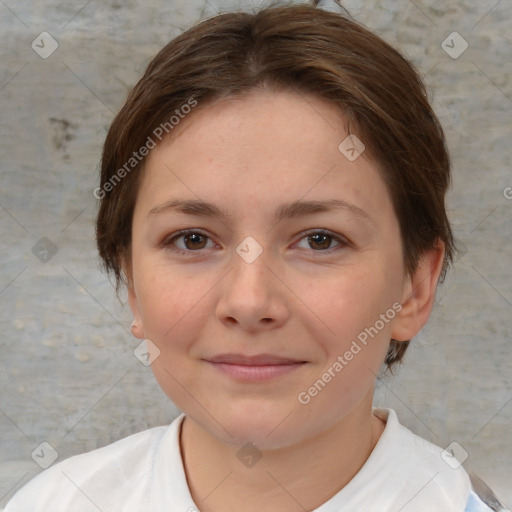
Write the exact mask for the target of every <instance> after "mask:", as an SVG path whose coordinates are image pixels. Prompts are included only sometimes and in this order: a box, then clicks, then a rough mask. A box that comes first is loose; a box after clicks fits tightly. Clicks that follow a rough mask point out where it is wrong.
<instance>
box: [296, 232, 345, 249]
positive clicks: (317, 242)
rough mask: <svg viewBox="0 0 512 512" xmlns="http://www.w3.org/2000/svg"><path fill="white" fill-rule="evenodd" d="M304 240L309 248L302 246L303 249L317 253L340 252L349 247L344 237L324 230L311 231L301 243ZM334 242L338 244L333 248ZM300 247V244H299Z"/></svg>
mask: <svg viewBox="0 0 512 512" xmlns="http://www.w3.org/2000/svg"><path fill="white" fill-rule="evenodd" d="M302 240H305V241H306V243H307V244H308V246H309V247H304V246H302V248H303V249H313V250H314V251H315V252H322V251H333V250H338V249H341V248H343V247H346V246H347V245H349V244H348V241H347V240H345V239H344V238H343V237H340V236H338V235H334V234H333V233H330V232H328V231H325V230H323V229H320V230H315V231H310V232H309V233H307V234H306V235H305V236H303V237H302V238H301V242H302ZM333 242H335V243H336V244H337V245H335V246H334V247H332V243H333ZM298 247H300V243H299V244H298Z"/></svg>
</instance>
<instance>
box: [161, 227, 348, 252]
mask: <svg viewBox="0 0 512 512" xmlns="http://www.w3.org/2000/svg"><path fill="white" fill-rule="evenodd" d="M191 234H197V235H201V236H203V237H205V238H207V239H209V240H211V238H210V237H209V236H208V235H207V234H206V233H203V232H202V231H200V230H197V229H183V230H181V231H178V232H177V233H175V234H174V235H173V236H171V237H170V238H167V239H166V240H165V241H164V242H163V244H162V246H163V247H164V248H166V249H168V250H170V251H172V252H174V253H177V254H186V255H193V254H194V253H198V254H199V253H201V252H202V249H197V250H195V251H194V250H183V249H178V248H176V247H172V245H173V242H175V241H176V240H178V239H179V238H182V237H183V236H186V235H191ZM301 234H302V236H301V238H300V239H299V242H300V241H301V240H303V239H304V238H307V237H309V236H313V235H326V236H328V237H330V238H331V239H332V240H334V241H335V242H337V243H338V245H337V246H336V247H330V248H329V249H320V250H313V249H311V250H312V252H313V253H320V254H326V253H327V254H331V253H332V252H334V251H337V250H340V249H343V248H345V247H347V246H349V245H350V242H349V241H348V240H347V239H346V238H344V237H342V236H339V235H336V234H334V233H332V232H330V231H328V230H325V229H313V230H309V231H306V232H304V233H301ZM320 254H319V255H320Z"/></svg>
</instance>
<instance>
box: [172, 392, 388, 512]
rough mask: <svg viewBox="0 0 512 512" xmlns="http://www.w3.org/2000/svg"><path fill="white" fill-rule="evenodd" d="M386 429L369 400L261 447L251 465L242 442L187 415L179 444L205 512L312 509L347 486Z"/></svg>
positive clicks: (193, 491)
mask: <svg viewBox="0 0 512 512" xmlns="http://www.w3.org/2000/svg"><path fill="white" fill-rule="evenodd" d="M366 402H368V401H366ZM383 430H384V423H383V422H382V420H380V419H378V418H377V417H376V416H374V415H373V414H372V412H371V401H370V402H369V403H363V404H362V406H361V407H358V408H356V410H354V411H351V412H350V414H348V415H347V416H345V417H343V418H342V419H340V420H339V421H338V422H336V423H335V424H333V425H332V426H331V427H329V428H328V429H327V430H325V431H323V432H320V433H319V434H317V435H316V436H315V437H313V438H309V439H306V440H304V441H302V442H300V443H299V444H295V445H292V446H288V447H285V448H278V449H274V450H266V451H264V452H262V453H261V455H262V457H261V459H259V461H258V462H257V463H256V464H254V465H253V466H251V467H246V466H244V465H243V464H242V463H241V461H240V459H239V458H238V456H237V453H238V451H239V450H240V446H233V445H227V444H225V443H222V442H220V441H219V440H218V439H216V438H215V437H213V436H212V435H211V434H210V433H209V432H207V431H206V430H204V429H203V428H202V427H200V426H199V425H198V424H197V423H195V422H194V421H193V420H192V419H191V418H190V417H188V416H186V417H185V418H184V420H183V423H182V429H181V436H180V444H181V451H182V456H183V464H184V468H185V473H186V477H187V481H188V485H189V489H190V492H191V495H192V498H193V500H194V501H195V503H196V504H197V506H198V507H199V509H200V511H201V512H220V511H222V512H231V511H233V512H234V511H235V510H236V511H239V510H244V511H246V512H252V511H261V510H265V511H267V512H274V511H276V512H277V511H279V512H288V511H290V512H292V511H293V512H295V511H296V510H300V509H301V508H302V510H314V509H316V508H318V507H319V506H320V505H321V504H323V503H325V502H326V501H328V500H329V499H330V498H331V497H332V496H334V495H335V494H336V493H337V492H339V491H340V490H341V489H342V488H343V487H345V485H346V484H347V483H348V482H349V481H350V480H351V479H352V478H353V477H354V476H355V475H356V473H357V472H358V471H359V470H360V469H361V467H362V466H363V464H364V463H365V462H366V460H367V459H368V457H369V456H370V453H371V452H372V450H373V448H374V447H375V445H376V444H377V441H378V439H379V438H380V435H381V434H382V431H383Z"/></svg>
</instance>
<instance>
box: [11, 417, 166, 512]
mask: <svg viewBox="0 0 512 512" xmlns="http://www.w3.org/2000/svg"><path fill="white" fill-rule="evenodd" d="M168 428H169V426H163V427H156V428H152V429H149V430H145V431H143V432H139V433H137V434H133V435H131V436H128V437H126V438H124V439H121V440H119V441H116V442H115V443H112V444H109V445H107V446H104V447H102V448H98V449H96V450H93V451H90V452H87V453H83V454H80V455H75V456H73V457H70V458H68V459H66V460H64V461H62V462H60V463H58V464H56V465H55V466H52V467H51V468H49V469H47V470H45V471H43V472H42V473H40V474H39V475H37V476H36V477H35V478H34V479H32V480H31V481H30V482H29V483H28V484H27V485H25V486H24V487H23V488H22V489H21V490H20V491H18V492H17V493H16V494H15V495H14V497H13V498H12V499H11V500H10V501H9V503H8V504H7V506H6V508H5V509H4V512H11V511H12V512H24V511H27V512H28V511H30V512H39V511H40V512H43V511H44V512H48V511H49V510H52V511H54V512H60V511H64V510H80V511H84V512H86V511H87V512H88V511H89V510H91V511H93V510H94V511H95V512H97V511H98V509H99V510H113V509H115V510H129V509H128V508H126V509H120V508H119V507H118V506H111V504H114V503H117V504H119V503H120V500H122V501H123V502H124V501H126V498H127V496H132V498H133V500H134V502H137V503H138V504H139V505H140V504H141V503H143V502H144V499H146V498H145V496H147V495H148V494H149V493H148V492H147V485H148V480H149V475H150V472H151V464H152V460H153V459H154V454H155V451H156V449H157V446H158V444H159V442H160V440H161V439H162V437H163V436H164V434H165V432H166V431H167V430H168ZM128 501H129V500H128ZM71 507H72V508H71Z"/></svg>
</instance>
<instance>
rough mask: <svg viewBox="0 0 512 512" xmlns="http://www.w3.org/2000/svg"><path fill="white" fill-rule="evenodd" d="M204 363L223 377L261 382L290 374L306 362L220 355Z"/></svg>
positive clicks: (272, 357)
mask: <svg viewBox="0 0 512 512" xmlns="http://www.w3.org/2000/svg"><path fill="white" fill-rule="evenodd" d="M205 361H206V362H207V363H208V364H209V365H211V366H212V367H213V368H214V369H215V370H217V371H219V372H221V373H222V374H223V375H224V376H227V377H229V378H230V379H233V380H235V381H239V382H245V383H248V382H263V381H267V380H271V379H275V378H277V377H281V376H284V375H287V374H290V373H292V372H294V371H296V370H298V369H299V368H302V367H303V366H304V365H305V364H306V362H307V361H301V360H299V359H292V358H289V357H282V356H277V355H273V354H258V355H254V356H248V355H245V354H220V355H217V356H214V357H211V358H208V359H205Z"/></svg>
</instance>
